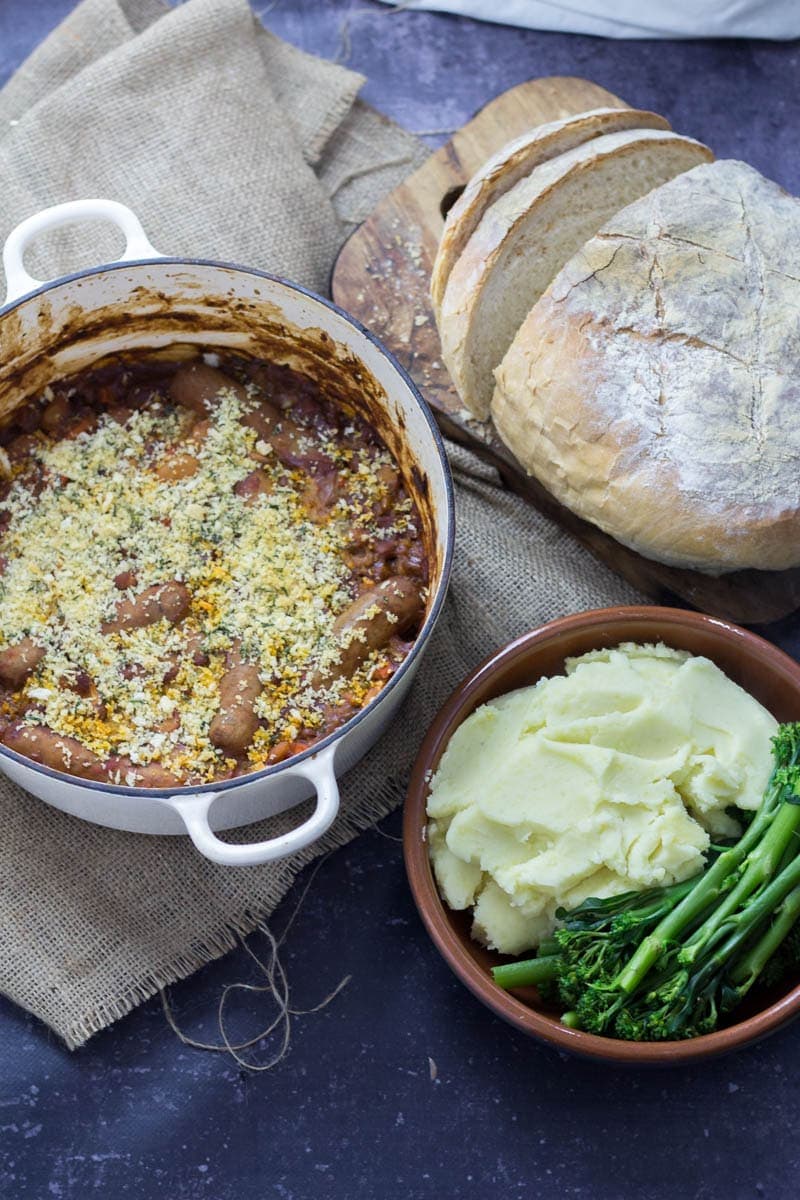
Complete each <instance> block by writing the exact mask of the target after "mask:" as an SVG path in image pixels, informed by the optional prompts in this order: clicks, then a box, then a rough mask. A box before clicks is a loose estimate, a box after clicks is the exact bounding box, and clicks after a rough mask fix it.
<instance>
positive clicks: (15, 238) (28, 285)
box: [3, 200, 164, 304]
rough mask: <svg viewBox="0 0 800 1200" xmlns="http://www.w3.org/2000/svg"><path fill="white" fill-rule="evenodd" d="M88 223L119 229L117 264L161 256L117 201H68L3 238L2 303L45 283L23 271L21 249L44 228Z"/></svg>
mask: <svg viewBox="0 0 800 1200" xmlns="http://www.w3.org/2000/svg"><path fill="white" fill-rule="evenodd" d="M89 220H101V221H110V222H111V224H112V225H116V226H117V228H118V229H121V230H122V232H123V233H124V235H125V250H124V252H123V254H122V255H121V256H120V257H119V258H118V259H116V260H115V261H117V262H131V261H133V260H136V259H140V258H163V257H164V256H163V254H159V252H158V250H155V249H154V248H153V246H151V245H150V242H149V241H148V238H147V234H146V233H145V231H144V229H143V228H142V223H141V221H140V220H139V218H138V217H137V216H136V213H134V212H133V211H132V210H131V209H130V208H128V207H127V206H126V205H124V204H120V203H119V202H118V201H117V200H70V201H68V202H67V203H66V204H55V205H53V207H52V208H43V209H42V210H41V212H38V213H34V214H33V216H32V217H26V219H25V220H24V221H20V223H19V225H17V227H16V229H12V231H11V233H10V234H9V235H8V237H7V238H6V243H5V246H4V247H3V270H4V271H5V274H6V284H7V287H8V291H7V292H6V298H5V303H6V304H12V303H13V302H14V301H15V300H19V298H20V297H21V296H26V295H27V294H28V293H29V292H34V291H36V289H37V288H40V287H43V286H44V284H45V283H46V282H47V281H46V280H44V279H34V277H33V276H32V275H29V274H28V272H27V271H26V270H25V264H24V261H23V259H24V256H25V250H26V249H27V247H28V245H29V243H30V242H31V241H32V240H33V238H35V237H37V236H38V235H39V234H40V233H44V231H45V230H46V229H56V228H58V227H59V226H60V225H72V224H74V223H75V222H76V221H89Z"/></svg>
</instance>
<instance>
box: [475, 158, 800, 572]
mask: <svg viewBox="0 0 800 1200" xmlns="http://www.w3.org/2000/svg"><path fill="white" fill-rule="evenodd" d="M798 294H800V200H797V199H796V198H794V197H792V196H789V195H787V193H785V192H784V191H783V190H782V189H781V188H779V187H778V185H777V184H775V183H772V182H771V181H769V180H767V179H764V177H763V176H761V175H759V174H758V172H757V171H754V170H753V169H752V168H751V167H748V166H746V165H745V164H744V163H737V162H730V161H722V162H718V163H713V164H710V165H704V166H700V167H697V168H695V169H694V170H693V171H690V172H688V173H687V174H684V175H680V176H678V177H677V178H676V179H673V180H672V181H671V182H670V183H668V184H665V185H664V186H662V187H660V188H658V189H656V190H655V191H653V192H651V193H650V194H649V195H648V196H646V197H644V198H642V199H641V200H639V201H637V202H635V203H634V204H631V205H629V206H628V208H626V209H624V210H623V211H622V212H620V213H618V214H617V215H616V216H615V217H613V218H612V219H611V220H610V221H609V222H608V223H607V224H606V226H605V228H604V229H603V230H601V231H600V233H599V234H597V236H595V237H594V238H592V239H591V240H590V241H589V242H588V243H587V244H586V246H584V248H583V249H582V250H581V251H579V252H578V253H577V254H576V255H575V256H574V257H573V258H572V260H571V261H570V262H569V263H567V265H566V266H565V267H564V269H563V270H562V271H561V272H560V274H559V275H558V276H557V277H556V279H555V280H554V281H553V283H552V284H551V286H550V287H549V288H548V290H547V291H546V292H545V294H544V295H543V296H542V298H541V299H540V301H539V302H538V304H536V305H535V306H534V308H533V309H532V311H531V312H530V314H529V316H528V317H527V319H526V320H525V322H524V323H523V325H522V327H521V328H520V330H519V332H518V334H517V336H516V337H515V339H514V342H513V343H512V345H511V347H510V349H509V351H508V353H507V354H506V356H505V358H504V359H503V362H502V363H501V365H500V367H499V368H498V369H497V371H496V372H495V375H496V381H497V382H496V388H495V392H494V397H493V401H492V416H493V418H494V421H495V424H496V426H497V429H498V431H499V433H500V435H501V437H502V438H503V440H504V441H505V442H506V444H507V445H508V446H509V448H510V449H511V450H512V451H513V453H514V454H515V455H516V457H517V458H518V459H519V460H520V462H521V463H522V464H523V466H524V467H525V469H526V470H527V471H528V472H529V473H530V474H532V475H535V476H536V477H537V478H538V479H539V480H540V481H541V482H542V483H543V484H544V485H545V486H546V487H547V488H548V490H549V491H551V492H552V493H553V494H554V495H555V496H556V497H557V498H558V499H559V500H560V501H561V502H562V503H563V504H565V505H567V506H568V507H569V508H570V509H572V510H573V511H574V512H576V513H578V514H579V515H580V516H581V517H584V518H586V519H587V520H590V521H593V522H594V523H595V524H596V525H598V526H599V527H600V528H601V529H604V530H605V531H606V532H607V533H610V534H611V535H612V536H614V537H615V538H617V539H618V540H619V541H621V542H623V543H624V544H625V545H627V546H631V547H632V548H633V549H635V550H638V551H639V552H640V553H642V554H645V555H647V556H648V557H650V558H654V559H657V560H658V561H660V562H665V563H669V564H672V565H674V566H679V567H692V568H695V569H697V570H701V571H705V572H707V573H711V574H722V573H724V572H728V571H734V570H740V569H744V568H757V569H761V570H782V569H784V568H788V567H795V566H798V565H800V492H798V486H797V480H798V476H800V422H798V420H797V412H798V401H800V316H799V315H798V313H799V311H800V304H799V303H798Z"/></svg>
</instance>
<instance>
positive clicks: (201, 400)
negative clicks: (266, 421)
mask: <svg viewBox="0 0 800 1200" xmlns="http://www.w3.org/2000/svg"><path fill="white" fill-rule="evenodd" d="M223 391H231V392H233V393H234V395H235V396H236V399H237V400H239V401H240V403H242V404H244V403H245V402H246V401H247V392H246V391H245V389H244V388H243V387H242V385H241V384H240V383H237V382H236V380H235V379H231V377H230V375H224V374H223V373H222V371H218V370H217V369H216V367H209V366H208V364H207V363H204V362H201V361H195V362H190V363H185V364H184V366H182V367H178V370H177V371H176V372H175V374H174V375H173V376H172V380H171V382H170V385H169V394H170V398H171V399H172V400H173V401H174V402H175V403H176V404H179V405H181V407H182V408H189V409H191V411H192V412H195V413H197V414H198V416H200V417H207V416H208V414H209V412H210V411H211V409H212V408H214V406H215V404H216V402H217V400H218V399H219V394H220V392H223Z"/></svg>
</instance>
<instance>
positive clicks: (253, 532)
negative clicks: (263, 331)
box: [0, 351, 429, 787]
mask: <svg viewBox="0 0 800 1200" xmlns="http://www.w3.org/2000/svg"><path fill="white" fill-rule="evenodd" d="M428 587H429V561H428V555H427V554H426V549H425V542H424V537H423V524H422V520H421V514H420V511H419V508H418V506H417V504H416V502H415V499H414V497H413V495H412V494H411V493H410V491H409V489H408V487H407V485H406V482H405V480H404V479H403V476H402V474H401V471H400V470H399V468H398V465H397V462H396V461H395V459H394V458H393V457H392V455H391V454H390V452H389V450H388V449H387V447H386V444H385V442H384V441H383V440H382V438H381V437H380V435H379V434H378V432H377V430H376V428H375V426H374V424H372V423H371V422H370V421H368V420H367V419H365V417H364V416H363V415H362V414H360V413H359V412H356V411H355V410H354V408H353V407H351V406H350V405H347V404H344V403H341V402H337V403H333V402H332V401H331V400H330V399H329V398H327V397H326V396H325V395H324V394H323V391H322V389H321V388H320V386H319V385H318V384H317V383H315V382H314V381H313V380H312V379H310V378H309V377H307V376H305V375H303V374H301V373H300V372H298V371H296V370H293V369H292V368H290V367H288V366H284V365H280V364H278V363H275V362H268V361H263V360H259V359H255V358H250V357H244V356H242V355H236V354H220V353H217V352H215V351H206V352H201V351H198V352H197V353H196V354H195V355H194V357H191V358H188V359H187V358H186V357H185V355H184V356H183V357H182V358H179V359H178V360H177V361H176V360H175V358H174V357H172V358H170V357H169V356H161V357H155V356H154V355H153V354H152V352H151V353H150V354H148V353H147V352H141V353H140V354H138V355H126V356H125V357H116V358H112V359H109V360H106V361H105V362H104V363H103V364H102V365H101V366H98V367H96V368H93V369H91V370H87V371H84V372H81V373H80V374H77V375H73V376H71V377H69V378H67V379H64V380H62V381H60V382H58V383H55V384H53V385H51V386H48V387H47V388H45V389H44V391H43V393H42V394H41V395H40V396H38V397H37V398H36V399H34V400H32V401H30V402H28V403H26V404H25V405H24V406H22V407H21V408H18V409H17V410H16V411H15V412H14V414H13V416H12V418H11V419H10V421H8V422H7V423H6V424H5V425H4V427H3V428H2V429H0V742H2V743H4V744H5V745H6V746H7V747H9V748H10V749H12V750H15V751H16V752H18V753H19V754H22V755H24V756H26V757H27V758H30V759H32V760H33V761H34V762H38V763H41V764H44V765H45V766H48V767H51V768H54V769H56V770H60V771H66V772H67V773H69V774H72V775H75V776H78V777H80V778H84V779H89V780H94V781H98V782H106V783H112V784H122V785H126V786H130V787H172V786H185V785H193V784H203V783H210V782H217V781H220V780H224V779H230V778H233V777H235V776H239V775H244V774H247V773H249V772H251V771H256V770H260V769H262V768H264V767H266V766H269V765H272V764H274V763H279V762H282V761H284V760H286V759H288V758H290V757H292V756H293V755H295V754H299V753H301V752H302V751H303V750H306V749H307V748H308V747H309V746H312V745H313V744H315V743H316V742H318V741H320V740H321V739H322V738H324V737H326V736H327V735H328V734H330V733H332V732H334V731H335V730H336V729H337V728H339V727H340V726H341V725H343V724H344V723H345V722H346V721H348V720H349V719H350V718H351V717H352V716H354V715H355V714H356V713H357V712H359V711H360V710H361V709H362V708H363V707H364V706H365V705H366V704H368V703H369V702H370V701H371V700H372V699H373V698H374V697H375V696H376V695H377V694H378V692H379V691H380V690H381V689H382V687H383V686H384V685H385V683H386V682H387V681H388V680H389V679H390V678H391V677H392V675H393V674H394V673H395V671H396V670H397V669H398V667H399V666H400V664H401V663H402V662H403V660H404V659H405V658H406V656H407V654H408V653H409V651H410V649H411V646H412V645H413V642H414V640H415V638H416V636H417V634H418V632H419V629H420V627H421V625H422V622H423V619H424V613H425V606H426V602H427V599H428Z"/></svg>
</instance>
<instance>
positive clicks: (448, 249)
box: [431, 108, 670, 319]
mask: <svg viewBox="0 0 800 1200" xmlns="http://www.w3.org/2000/svg"><path fill="white" fill-rule="evenodd" d="M669 128H670V124H669V122H668V121H666V120H665V119H664V117H660V116H659V115H658V114H657V113H651V112H644V111H642V110H640V109H637V108H594V109H590V110H589V111H587V112H582V113H575V115H574V116H571V117H564V118H563V119H562V120H560V121H548V122H547V124H546V125H538V126H537V127H536V128H535V129H529V130H527V131H526V132H525V133H523V134H522V135H521V136H520V137H518V138H514V140H513V141H511V142H508V143H507V144H506V145H505V146H503V147H502V149H500V150H498V151H497V153H496V154H493V155H492V157H491V158H490V159H488V160H487V161H486V162H485V163H484V164H483V166H482V167H481V169H480V170H479V171H477V172H476V173H475V174H474V175H473V176H472V179H470V181H469V183H468V184H467V186H466V187H465V188H464V191H463V192H462V193H461V195H460V196H459V198H458V200H457V201H456V202H455V204H454V205H453V207H452V208H451V209H450V212H449V213H448V214H447V220H446V221H445V226H444V230H443V232H442V237H441V240H440V242H439V249H438V251H437V254H436V261H435V262H434V264H433V271H432V273H431V300H432V302H433V311H434V313H435V314H436V316H437V319H438V315H439V309H440V308H441V304H442V299H443V298H444V290H445V287H446V286H447V280H448V279H449V277H450V272H451V270H452V269H453V266H454V264H455V261H456V259H457V258H458V256H459V254H460V253H461V251H462V250H463V249H464V247H465V246H466V244H467V242H468V241H469V239H470V238H471V237H472V234H473V233H474V232H475V229H476V228H477V226H478V222H479V221H480V219H481V217H482V216H483V214H484V213H485V211H486V209H487V208H488V207H489V205H490V204H493V203H494V202H495V200H498V199H499V198H500V197H501V196H502V195H504V194H505V193H506V192H507V191H509V190H510V189H511V188H512V187H513V186H514V184H515V183H517V182H518V181H519V180H520V179H522V178H523V177H524V176H525V175H529V174H530V173H531V171H532V170H533V168H534V167H537V166H538V165H539V164H540V163H543V162H547V160H548V159H551V158H555V156H556V155H557V154H563V153H565V152H566V151H567V150H572V149H574V148H575V146H580V145H581V144H582V143H583V142H587V141H589V140H590V139H591V138H593V137H599V136H600V135H602V134H604V133H616V132H620V131H622V130H626V129H669Z"/></svg>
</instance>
